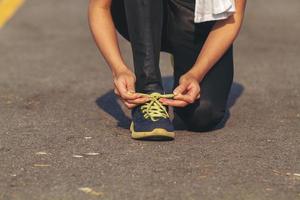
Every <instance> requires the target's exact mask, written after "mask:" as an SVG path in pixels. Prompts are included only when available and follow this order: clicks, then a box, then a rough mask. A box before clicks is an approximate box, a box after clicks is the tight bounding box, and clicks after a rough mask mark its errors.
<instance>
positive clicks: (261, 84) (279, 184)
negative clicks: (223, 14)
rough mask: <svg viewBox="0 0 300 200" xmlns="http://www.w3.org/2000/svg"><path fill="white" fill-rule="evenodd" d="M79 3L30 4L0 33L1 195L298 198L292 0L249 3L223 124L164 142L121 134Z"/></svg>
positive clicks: (298, 72) (124, 122)
mask: <svg viewBox="0 0 300 200" xmlns="http://www.w3.org/2000/svg"><path fill="white" fill-rule="evenodd" d="M87 3H88V1H83V0H65V1H61V0H51V1H41V0H27V1H26V2H25V4H24V6H23V7H22V8H21V9H20V10H19V11H18V12H17V13H16V15H15V16H14V17H13V18H12V19H11V20H10V21H9V22H8V24H6V26H5V27H4V28H2V29H1V30H0V200H85V199H108V200H110V199H117V200H119V199H120V200H126V199H128V200H129V199H130V200H140V199H154V200H156V199H157V200H158V199H159V200H160V199H166V200H169V199H170V200H177V199H179V200H180V199H182V200H190V199H191V200H192V199H195V200H198V199H201V200H202V199H205V200H206V199H207V200H235V199H236V200H267V199H268V200H269V199H270V200H296V199H300V177H299V176H300V145H299V144H300V87H299V86H300V79H299V77H300V66H299V64H300V56H299V52H300V40H299V32H300V21H299V19H300V12H299V8H300V1H299V0H290V1H289V2H288V3H286V2H283V1H281V0H266V1H261V0H251V1H248V9H247V16H246V20H245V26H244V27H243V30H242V32H241V35H240V37H239V39H238V40H237V42H236V44H235V55H236V57H235V83H234V85H233V87H232V92H231V95H230V100H229V107H230V113H228V116H227V118H226V120H225V121H224V123H223V127H222V126H220V127H219V129H217V130H215V131H213V132H207V133H194V132H187V131H177V137H176V140H174V141H171V142H142V141H135V140H132V139H130V134H129V131H128V129H127V128H128V125H129V111H128V110H126V109H125V108H124V107H123V106H122V105H120V104H119V103H118V102H117V101H116V100H115V97H114V95H113V92H112V88H113V84H112V81H111V74H110V71H109V69H108V67H107V65H106V64H105V62H104V60H103V58H102V57H101V56H100V55H99V53H98V51H97V49H96V47H95V44H94V43H93V40H92V38H91V36H90V32H89V29H88V24H87ZM120 43H121V48H122V51H123V54H124V57H125V59H126V62H127V63H128V65H130V66H132V57H131V49H130V46H129V44H128V43H127V42H126V41H125V40H124V39H122V38H120ZM161 69H162V71H163V74H164V77H165V78H164V80H165V82H166V86H167V87H169V86H170V81H172V78H171V74H172V66H171V64H170V61H169V56H168V55H167V54H162V59H161Z"/></svg>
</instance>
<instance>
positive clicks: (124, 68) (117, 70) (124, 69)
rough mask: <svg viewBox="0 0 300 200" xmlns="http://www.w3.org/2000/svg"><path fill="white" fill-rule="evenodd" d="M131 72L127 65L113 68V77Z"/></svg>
mask: <svg viewBox="0 0 300 200" xmlns="http://www.w3.org/2000/svg"><path fill="white" fill-rule="evenodd" d="M126 72H131V71H130V69H129V68H128V67H127V66H125V65H120V66H118V67H116V68H112V74H113V77H116V76H118V75H119V74H122V73H126Z"/></svg>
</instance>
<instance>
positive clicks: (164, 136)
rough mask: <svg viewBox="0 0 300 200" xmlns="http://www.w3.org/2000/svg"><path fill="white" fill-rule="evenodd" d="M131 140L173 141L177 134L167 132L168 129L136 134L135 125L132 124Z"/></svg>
mask: <svg viewBox="0 0 300 200" xmlns="http://www.w3.org/2000/svg"><path fill="white" fill-rule="evenodd" d="M130 131H131V138H133V139H136V140H157V141H159V140H173V139H174V138H175V133H174V132H170V131H167V130H166V129H162V128H156V129H154V130H153V131H149V132H136V131H134V124H133V122H131V125H130Z"/></svg>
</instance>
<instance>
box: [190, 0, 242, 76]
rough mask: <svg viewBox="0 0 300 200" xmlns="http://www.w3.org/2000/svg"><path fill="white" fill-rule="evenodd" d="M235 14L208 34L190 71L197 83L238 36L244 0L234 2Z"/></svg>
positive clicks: (218, 23) (219, 22)
mask: <svg viewBox="0 0 300 200" xmlns="http://www.w3.org/2000/svg"><path fill="white" fill-rule="evenodd" d="M235 1H236V12H235V13H234V14H233V15H232V16H230V17H229V18H227V19H225V20H221V21H218V22H216V24H215V25H214V27H213V29H212V31H211V32H210V34H209V36H208V38H207V40H206V42H205V44H204V46H203V48H202V50H201V52H200V54H199V56H198V59H197V61H196V63H195V65H194V66H193V68H192V69H191V70H190V73H191V74H194V75H195V76H196V78H197V79H198V81H201V80H202V79H203V78H204V76H205V75H206V73H207V72H208V71H209V70H210V69H211V68H212V67H213V66H214V64H215V63H216V62H217V61H218V60H219V59H220V58H221V57H222V56H223V55H224V53H225V52H226V51H227V49H228V48H229V46H230V45H231V44H232V43H233V41H234V40H235V39H236V37H237V36H238V34H239V31H240V28H241V25H242V22H243V18H244V11H245V7H246V0H235Z"/></svg>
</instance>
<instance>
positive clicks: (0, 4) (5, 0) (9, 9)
mask: <svg viewBox="0 0 300 200" xmlns="http://www.w3.org/2000/svg"><path fill="white" fill-rule="evenodd" d="M23 3H24V0H0V28H2V27H3V26H4V25H5V24H6V23H7V22H8V20H10V19H11V18H12V17H13V16H14V14H15V13H16V11H17V10H18V8H20V7H21V6H22V4H23Z"/></svg>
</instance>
